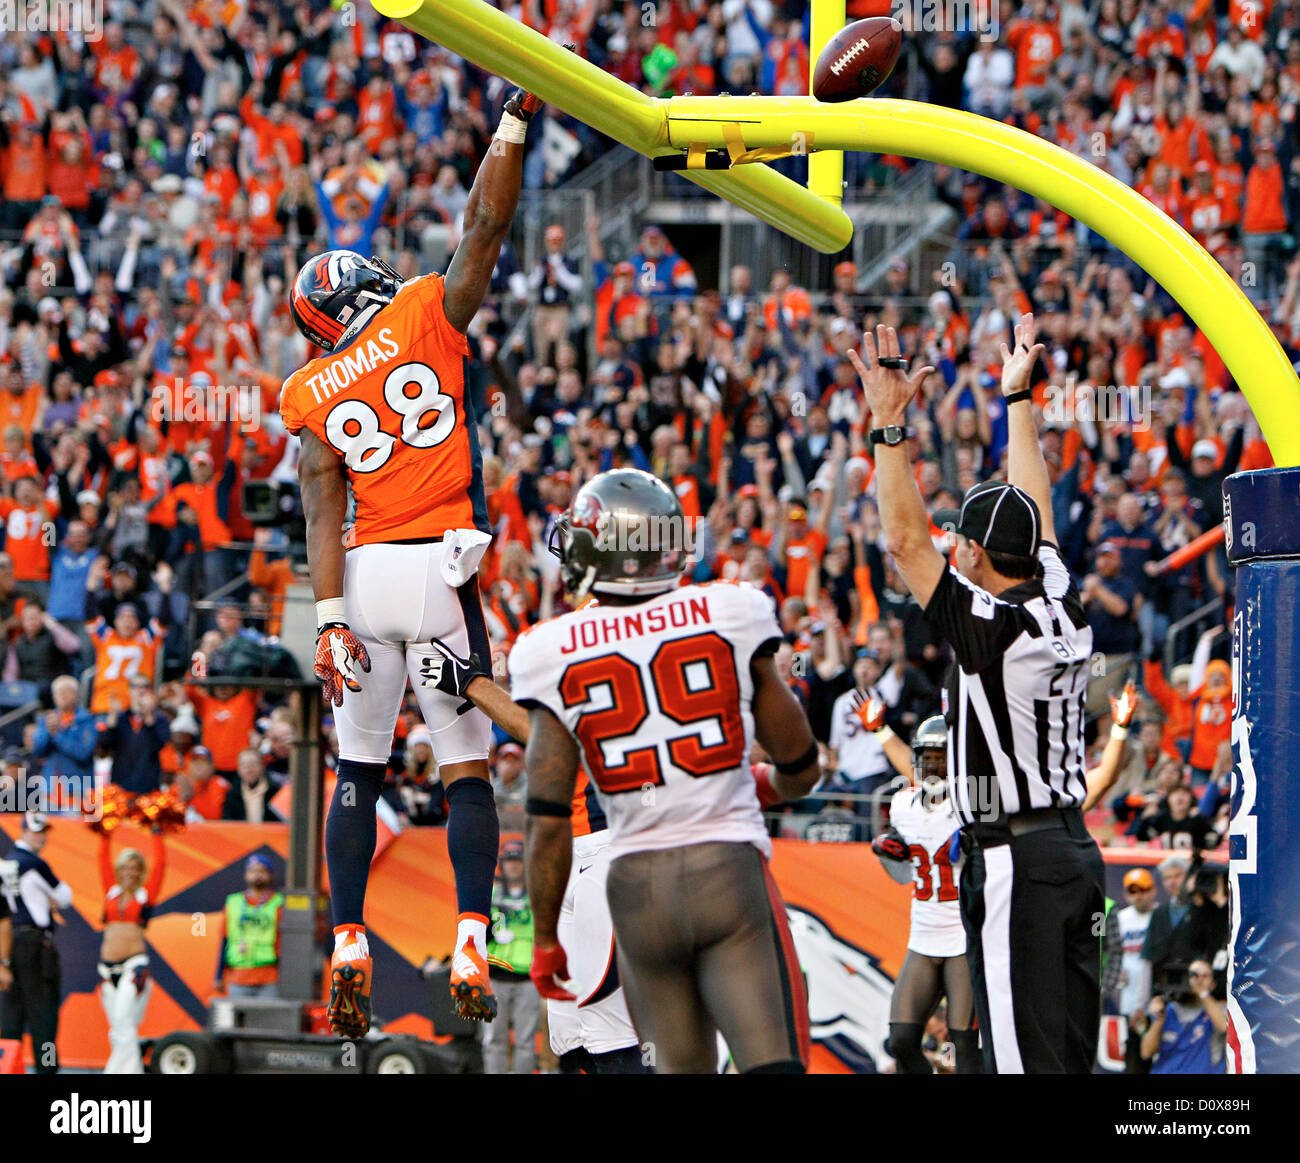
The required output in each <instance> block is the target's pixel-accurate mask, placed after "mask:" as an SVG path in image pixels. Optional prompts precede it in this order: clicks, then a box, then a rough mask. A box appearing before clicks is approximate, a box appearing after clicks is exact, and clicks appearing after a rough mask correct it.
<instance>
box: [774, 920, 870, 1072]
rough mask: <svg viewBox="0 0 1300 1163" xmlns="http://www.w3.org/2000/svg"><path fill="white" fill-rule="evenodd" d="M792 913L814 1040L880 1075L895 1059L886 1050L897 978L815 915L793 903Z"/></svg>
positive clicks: (858, 1068) (855, 1065)
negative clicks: (890, 1003) (890, 1000)
mask: <svg viewBox="0 0 1300 1163" xmlns="http://www.w3.org/2000/svg"><path fill="white" fill-rule="evenodd" d="M786 916H787V917H788V918H789V921H790V935H791V936H792V937H793V938H794V947H795V952H796V953H797V954H798V956H799V964H800V965H801V966H802V967H803V972H804V977H805V978H806V979H807V982H808V1013H809V1017H810V1019H811V1022H812V1038H813V1041H814V1042H820V1043H822V1045H824V1046H825V1047H826V1048H827V1049H828V1050H830V1051H831V1052H832V1053H833V1054H834V1055H835V1056H836V1057H837V1058H839V1059H840V1060H841V1061H842V1062H844V1064H845V1065H846V1066H848V1067H850V1068H851V1069H852V1070H854V1071H856V1072H857V1073H859V1074H878V1073H880V1072H881V1071H883V1070H884V1068H885V1067H886V1066H887V1065H888V1064H889V1063H890V1062H892V1061H893V1059H892V1058H890V1056H889V1055H888V1054H887V1053H886V1052H885V1041H886V1039H887V1038H888V1037H889V999H890V996H891V995H892V994H893V992H894V982H893V979H892V978H891V977H890V976H889V975H888V974H887V973H885V972H884V970H882V969H881V968H880V966H879V965H878V964H877V963H876V960H875V958H874V957H872V956H871V955H870V954H869V953H866V952H864V951H863V950H861V949H859V948H858V947H857V946H856V945H852V944H850V943H849V942H848V941H845V940H844V939H843V938H842V937H840V936H839V935H838V934H836V933H835V931H834V930H833V929H831V927H830V926H829V925H827V924H826V922H825V921H823V920H822V919H821V918H820V917H818V916H816V915H815V914H813V913H810V912H807V911H805V910H804V909H800V908H794V907H791V906H789V905H787V906H786Z"/></svg>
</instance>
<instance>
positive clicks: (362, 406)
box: [280, 275, 490, 545]
mask: <svg viewBox="0 0 1300 1163" xmlns="http://www.w3.org/2000/svg"><path fill="white" fill-rule="evenodd" d="M468 357H469V343H468V341H467V340H466V338H465V336H464V335H462V334H461V333H460V332H459V331H457V330H456V329H455V328H454V327H452V325H451V324H450V323H449V322H448V321H447V315H446V312H445V310H444V307H443V280H442V277H441V276H440V275H426V276H424V277H423V278H418V279H412V280H410V281H409V282H406V283H404V284H403V285H402V287H401V289H400V290H399V291H398V292H397V294H396V296H395V297H394V299H393V301H392V303H391V304H390V305H388V306H387V307H385V308H384V309H383V310H382V311H380V312H379V313H378V314H377V315H376V316H375V317H374V319H373V320H372V321H371V322H370V323H369V324H368V325H367V326H366V327H365V328H363V329H362V330H361V331H360V332H359V333H358V334H357V336H356V338H355V339H353V340H352V342H351V343H349V344H348V345H347V346H346V347H344V348H342V349H341V350H339V351H336V352H332V353H329V354H326V355H323V356H321V357H320V358H318V359H314V360H312V361H311V362H310V363H309V364H307V365H306V367H303V368H300V369H299V370H298V371H296V372H294V374H293V375H292V376H290V377H289V379H288V380H286V381H285V385H284V389H283V391H282V392H281V394H280V415H281V417H282V418H283V420H284V424H285V427H286V428H287V429H288V431H289V432H291V433H293V434H295V435H297V434H298V433H299V432H301V431H302V429H304V428H309V429H310V430H311V431H312V432H313V433H314V434H315V435H316V436H318V437H319V438H320V439H321V440H323V441H324V442H325V443H326V444H328V445H330V447H332V448H333V449H335V450H336V451H337V452H338V453H339V455H340V456H341V457H342V458H343V462H344V464H346V465H347V470H348V483H349V486H350V487H351V490H352V495H353V498H354V500H355V502H356V518H355V521H354V524H353V527H352V529H351V531H350V533H349V539H348V544H349V545H365V544H369V543H373V542H384V541H408V540H416V539H420V538H426V537H440V536H441V535H442V534H444V533H445V532H447V531H448V530H450V529H471V528H477V529H480V530H482V531H483V532H489V531H490V530H489V528H488V522H487V505H486V502H485V500H484V495H483V482H482V476H481V466H480V457H479V449H478V433H477V429H476V428H475V425H474V417H473V415H472V409H471V403H470V401H469V400H467V399H466V396H465V364H466V360H467V359H468Z"/></svg>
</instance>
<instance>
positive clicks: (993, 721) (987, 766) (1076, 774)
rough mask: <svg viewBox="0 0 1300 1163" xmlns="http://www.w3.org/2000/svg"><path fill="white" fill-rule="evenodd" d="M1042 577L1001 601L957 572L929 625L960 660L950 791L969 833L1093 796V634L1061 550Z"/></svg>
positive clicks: (939, 595) (950, 704)
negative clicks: (1088, 699) (1088, 703)
mask: <svg viewBox="0 0 1300 1163" xmlns="http://www.w3.org/2000/svg"><path fill="white" fill-rule="evenodd" d="M1038 559H1039V561H1040V563H1041V564H1042V567H1043V569H1042V575H1041V576H1040V577H1037V578H1034V579H1031V580H1029V581H1024V582H1020V583H1018V584H1017V585H1015V586H1012V587H1011V588H1010V589H1007V590H1004V591H1003V592H1002V593H1001V594H999V595H998V596H997V597H994V596H993V595H992V594H990V593H988V591H986V590H982V589H980V588H979V586H977V585H975V584H974V583H973V582H971V581H969V580H967V579H966V578H964V577H962V576H961V574H959V573H958V572H957V571H956V570H955V569H953V568H952V567H951V566H949V568H948V569H947V570H946V571H945V572H944V575H943V577H942V578H941V579H940V581H939V585H938V586H937V587H936V588H935V591H934V594H933V596H932V597H931V598H930V604H929V605H928V606H927V607H926V611H925V616H926V618H927V619H928V620H929V621H930V622H931V624H932V625H933V626H934V627H935V629H936V630H938V631H939V632H940V633H941V634H942V635H943V637H944V638H945V639H947V641H948V643H949V644H950V645H951V646H952V649H953V653H954V655H955V656H956V663H955V664H954V665H953V667H952V670H951V673H950V675H949V678H948V687H947V692H946V706H945V718H946V720H947V722H948V787H949V793H950V795H951V797H952V803H953V806H954V808H955V809H956V812H957V815H958V818H959V819H960V820H961V821H962V823H963V824H970V823H976V822H980V823H988V824H995V823H998V822H1000V821H1003V820H1005V818H1006V817H1009V816H1014V815H1017V814H1018V813H1020V812H1026V811H1032V810H1034V809H1037V808H1070V807H1078V806H1079V805H1081V804H1082V803H1083V801H1084V798H1085V797H1086V795H1087V783H1086V779H1085V759H1084V744H1083V725H1084V698H1085V695H1086V693H1087V689H1088V678H1089V661H1090V659H1091V657H1092V630H1091V628H1090V627H1089V626H1088V620H1087V618H1086V617H1085V616H1084V612H1083V604H1082V603H1081V602H1080V601H1079V594H1078V591H1077V590H1076V589H1075V587H1074V583H1073V582H1072V581H1071V579H1070V574H1069V571H1068V570H1067V569H1066V568H1065V564H1064V562H1062V560H1061V554H1060V551H1059V550H1058V549H1057V548H1056V546H1055V545H1052V544H1050V543H1048V542H1043V544H1042V546H1041V548H1040V549H1039V551H1038Z"/></svg>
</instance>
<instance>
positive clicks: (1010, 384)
mask: <svg viewBox="0 0 1300 1163" xmlns="http://www.w3.org/2000/svg"><path fill="white" fill-rule="evenodd" d="M1042 354H1043V345H1042V344H1041V343H1035V342H1034V317H1033V315H1032V314H1030V313H1026V314H1024V315H1021V316H1020V321H1019V322H1018V323H1017V324H1016V349H1015V351H1008V350H1007V345H1006V344H1005V343H1004V344H1003V345H1002V394H1003V395H1004V396H1009V395H1011V394H1012V393H1013V392H1020V391H1024V389H1025V388H1027V387H1029V373H1030V372H1032V371H1033V370H1034V364H1036V363H1037V362H1038V357H1039V356H1040V355H1042Z"/></svg>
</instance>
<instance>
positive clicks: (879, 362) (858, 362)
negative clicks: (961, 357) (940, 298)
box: [848, 325, 934, 424]
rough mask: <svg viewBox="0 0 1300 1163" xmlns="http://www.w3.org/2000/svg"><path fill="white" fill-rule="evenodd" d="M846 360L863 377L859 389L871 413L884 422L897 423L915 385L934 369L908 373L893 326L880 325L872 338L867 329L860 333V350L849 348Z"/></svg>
mask: <svg viewBox="0 0 1300 1163" xmlns="http://www.w3.org/2000/svg"><path fill="white" fill-rule="evenodd" d="M848 354H849V361H850V362H851V363H852V364H853V366H854V367H855V368H856V369H857V373H858V376H859V377H860V378H861V380H862V390H863V392H864V393H865V395H866V397H867V405H868V407H870V409H871V414H872V416H875V417H878V418H879V419H878V422H879V423H883V424H894V423H898V422H899V421H901V420H902V419H903V416H904V414H905V413H906V411H907V405H908V404H910V403H911V401H912V397H913V396H915V395H916V389H917V385H918V384H920V382H921V381H922V380H923V379H925V377H926V376H928V375H929V374H930V373H931V372H932V371H934V368H932V367H929V366H926V367H923V368H920V369H919V370H918V371H914V372H913V373H912V374H911V375H910V376H909V375H908V374H907V360H905V359H903V358H902V349H901V348H900V347H899V345H898V332H897V331H895V330H894V329H893V328H892V327H885V326H883V325H882V326H879V327H877V328H876V334H875V336H874V337H873V336H872V334H871V332H870V331H864V332H863V333H862V352H861V354H859V353H858V352H856V351H854V350H853V349H852V348H850V349H849V353H848Z"/></svg>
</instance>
